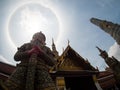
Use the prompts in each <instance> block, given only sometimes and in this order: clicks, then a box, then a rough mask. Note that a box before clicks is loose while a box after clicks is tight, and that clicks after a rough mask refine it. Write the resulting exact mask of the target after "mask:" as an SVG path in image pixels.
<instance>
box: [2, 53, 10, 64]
mask: <svg viewBox="0 0 120 90" xmlns="http://www.w3.org/2000/svg"><path fill="white" fill-rule="evenodd" d="M0 62H4V63H8V64H11V63H10V62H9V61H8V60H7V59H6V58H5V57H3V56H2V55H0Z"/></svg>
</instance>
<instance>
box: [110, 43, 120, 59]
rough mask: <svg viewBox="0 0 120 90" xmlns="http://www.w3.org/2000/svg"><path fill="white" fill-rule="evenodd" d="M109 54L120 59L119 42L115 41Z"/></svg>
mask: <svg viewBox="0 0 120 90" xmlns="http://www.w3.org/2000/svg"><path fill="white" fill-rule="evenodd" d="M108 54H109V56H110V57H111V56H114V57H115V58H117V59H118V60H119V61H120V45H118V44H117V43H114V44H113V45H112V46H111V47H110V49H109V51H108Z"/></svg>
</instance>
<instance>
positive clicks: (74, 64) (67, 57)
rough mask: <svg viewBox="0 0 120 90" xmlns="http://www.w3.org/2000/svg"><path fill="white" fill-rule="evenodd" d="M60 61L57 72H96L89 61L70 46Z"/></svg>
mask: <svg viewBox="0 0 120 90" xmlns="http://www.w3.org/2000/svg"><path fill="white" fill-rule="evenodd" d="M58 61H59V62H58V65H57V70H63V71H64V70H95V68H94V67H92V66H91V65H90V63H89V62H88V61H86V60H85V59H84V58H82V57H81V56H80V55H79V54H78V53H77V52H75V51H74V50H73V49H72V48H71V47H70V46H69V45H68V46H67V48H66V49H65V51H64V52H63V54H62V55H61V56H60V58H59V59H58Z"/></svg>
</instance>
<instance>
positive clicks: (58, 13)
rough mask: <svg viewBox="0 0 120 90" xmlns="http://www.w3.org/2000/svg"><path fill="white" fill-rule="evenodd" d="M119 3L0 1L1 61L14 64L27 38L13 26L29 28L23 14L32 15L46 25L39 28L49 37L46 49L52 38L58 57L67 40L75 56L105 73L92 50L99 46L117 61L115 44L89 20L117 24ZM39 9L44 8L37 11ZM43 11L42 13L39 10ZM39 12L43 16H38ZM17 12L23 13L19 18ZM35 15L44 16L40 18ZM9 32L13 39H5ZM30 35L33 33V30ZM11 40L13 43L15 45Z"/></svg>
mask: <svg viewBox="0 0 120 90" xmlns="http://www.w3.org/2000/svg"><path fill="white" fill-rule="evenodd" d="M119 3H120V1H119V0H91V1H90V0H0V11H1V12H0V43H1V45H0V58H1V59H2V60H3V59H4V60H6V61H7V62H10V63H11V64H14V65H15V64H16V62H15V61H14V59H13V56H14V54H15V52H16V50H17V47H20V46H21V45H22V44H23V43H24V42H25V41H28V42H29V40H30V38H29V39H26V38H27V37H26V35H27V34H25V35H23V34H24V33H25V32H24V30H22V29H20V28H21V27H20V28H18V27H19V26H18V27H17V26H14V25H19V24H20V23H25V25H26V27H28V26H29V25H28V24H27V23H28V22H27V21H24V20H22V19H21V17H22V16H24V15H25V16H26V17H33V18H34V16H35V17H38V19H42V20H41V22H39V23H44V24H45V25H46V26H44V25H43V26H41V27H42V28H41V29H42V30H43V33H45V34H46V35H47V36H46V37H48V38H47V40H48V41H47V46H49V47H51V43H52V38H54V39H55V44H56V47H57V50H58V52H59V54H61V53H62V49H63V48H64V49H65V48H66V46H67V45H68V44H67V41H68V40H69V41H70V45H71V47H72V48H73V49H74V50H75V51H77V52H78V54H80V55H81V56H82V57H83V58H85V59H86V58H87V59H88V60H89V62H90V63H91V64H92V65H93V66H94V67H96V66H98V68H99V69H100V70H104V68H105V67H106V64H105V62H104V60H103V59H102V58H101V57H100V56H99V52H98V50H97V49H96V48H95V47H96V46H99V47H100V48H102V49H104V50H106V51H107V52H108V53H109V54H110V55H114V56H116V57H117V58H119V49H118V45H117V44H116V43H115V40H114V39H113V38H112V37H111V36H110V35H108V34H107V33H105V32H104V31H102V30H101V29H100V28H99V27H97V26H95V25H93V24H92V23H91V22H90V18H92V17H95V18H99V19H102V20H107V21H111V22H113V23H118V24H119V23H120V16H119V15H120V9H119ZM29 5H31V6H32V7H33V8H34V10H36V9H40V10H38V11H32V10H31V9H30V6H29ZM41 6H42V7H43V8H40V7H41ZM26 7H27V8H26ZM42 9H44V10H45V11H42ZM24 11H25V12H26V13H24ZM41 11H42V12H43V14H41V13H40V12H41ZM18 13H19V14H21V13H23V14H21V15H19V14H18ZM29 13H32V14H33V16H31V15H30V14H29ZM47 14H48V15H47ZM38 15H45V16H43V18H40V17H39V16H38ZM50 15H51V16H50ZM10 16H11V17H10ZM13 16H15V17H13ZM17 19H18V20H17ZM28 19H29V18H28ZM30 19H31V18H30ZM8 20H9V23H8ZM34 20H36V18H35V19H34ZM30 21H31V20H30ZM43 21H44V22H43ZM26 22H27V23H26ZM8 24H9V25H8ZM29 24H34V23H29ZM8 26H9V27H11V28H9V27H8ZM46 27H48V28H46ZM38 28H39V27H38ZM6 29H8V30H6ZM24 29H26V28H24ZM36 29H37V28H36ZM17 30H18V31H17ZM8 31H9V33H10V35H12V36H10V35H9V37H8V34H7V33H8ZM36 31H37V30H36ZM17 32H18V33H17ZM34 32H35V30H34ZM28 33H30V31H28ZM31 33H32V34H34V33H33V31H32V30H31ZM28 35H31V34H28ZM20 36H21V37H20ZM19 37H20V38H19ZM22 37H23V38H25V40H23V38H22ZM21 38H22V39H21ZM10 40H12V43H14V46H13V45H12V44H11V42H10ZM113 48H114V49H113ZM4 60H3V61H4Z"/></svg>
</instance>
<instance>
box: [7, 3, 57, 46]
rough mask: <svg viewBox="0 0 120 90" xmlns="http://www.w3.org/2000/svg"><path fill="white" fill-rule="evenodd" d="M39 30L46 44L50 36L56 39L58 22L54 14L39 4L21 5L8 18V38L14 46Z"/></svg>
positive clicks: (26, 40)
mask: <svg viewBox="0 0 120 90" xmlns="http://www.w3.org/2000/svg"><path fill="white" fill-rule="evenodd" d="M39 31H42V32H43V33H44V34H45V35H46V37H47V43H48V45H51V40H52V38H54V39H57V36H58V34H59V22H58V19H57V17H56V15H55V14H54V13H53V11H51V10H50V9H49V8H45V7H43V6H41V5H40V4H26V5H23V6H21V7H19V8H18V9H16V10H15V11H14V12H13V13H12V15H11V16H10V18H9V22H8V32H9V38H10V40H11V42H12V43H13V44H14V45H15V46H20V45H22V44H23V43H25V42H29V41H30V40H31V38H32V36H33V34H34V33H36V32H39Z"/></svg>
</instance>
